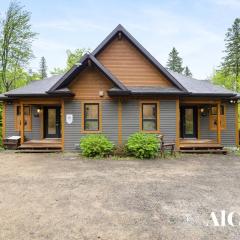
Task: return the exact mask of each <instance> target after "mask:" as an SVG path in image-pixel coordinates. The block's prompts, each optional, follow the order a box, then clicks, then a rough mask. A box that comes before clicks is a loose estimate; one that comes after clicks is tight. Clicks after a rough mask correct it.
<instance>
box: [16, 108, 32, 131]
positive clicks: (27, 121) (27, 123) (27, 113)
mask: <svg viewBox="0 0 240 240" xmlns="http://www.w3.org/2000/svg"><path fill="white" fill-rule="evenodd" d="M23 109H24V130H25V131H31V128H32V121H31V119H32V115H31V107H30V106H24V107H23ZM15 119H16V120H15V121H16V124H15V128H16V130H17V131H20V130H21V106H20V105H17V106H16V110H15Z"/></svg>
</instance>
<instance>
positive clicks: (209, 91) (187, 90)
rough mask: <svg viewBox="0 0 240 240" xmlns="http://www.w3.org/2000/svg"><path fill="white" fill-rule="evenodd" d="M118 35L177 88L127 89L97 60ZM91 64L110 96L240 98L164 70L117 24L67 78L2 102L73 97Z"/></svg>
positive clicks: (24, 90) (14, 93)
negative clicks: (78, 79) (72, 84)
mask: <svg viewBox="0 0 240 240" xmlns="http://www.w3.org/2000/svg"><path fill="white" fill-rule="evenodd" d="M118 33H122V34H123V35H124V36H125V37H126V38H127V39H128V40H129V41H130V42H131V43H132V44H133V45H134V46H135V47H136V48H137V49H138V50H139V51H140V52H141V53H142V54H143V55H144V56H145V57H146V58H147V59H148V60H149V61H150V62H151V63H152V64H153V65H154V66H155V67H156V68H157V69H158V70H159V71H160V72H161V73H162V74H164V75H165V76H166V78H167V79H169V81H171V82H172V83H173V85H174V86H173V87H168V88H161V87H151V86H144V87H126V86H125V85H124V84H123V83H122V82H121V81H120V80H119V79H118V78H117V77H116V76H114V75H113V74H112V73H111V72H110V71H109V70H108V69H107V68H106V67H104V66H103V65H102V64H101V62H100V61H98V59H97V58H96V57H97V55H98V54H99V53H100V52H101V51H103V50H104V48H105V47H106V46H107V45H108V43H110V42H111V41H112V40H113V39H114V37H115V36H116V35H117V34H118ZM89 61H90V62H91V63H92V64H94V66H96V68H97V69H98V70H99V71H100V72H101V73H103V74H104V75H105V76H106V77H107V78H108V79H109V80H110V81H112V83H113V84H114V87H113V88H112V89H110V90H109V91H108V93H109V95H111V96H116V95H120V96H121V95H188V96H222V97H240V95H238V94H237V93H235V92H232V91H230V90H227V89H225V88H223V87H220V86H216V85H214V84H212V83H211V82H210V81H207V80H197V79H194V78H190V77H186V76H184V75H182V74H179V73H176V72H173V71H170V70H167V69H165V68H164V67H163V66H162V65H161V64H160V63H159V62H158V61H157V60H156V59H155V58H154V57H153V56H152V55H151V54H150V53H149V52H148V51H147V50H146V49H145V48H144V47H143V46H142V45H141V44H140V43H139V42H138V41H137V40H136V39H135V38H134V37H133V36H132V35H131V34H130V33H129V32H128V31H127V30H126V29H125V28H124V27H123V26H122V25H118V26H117V27H116V28H115V29H114V30H113V31H112V32H111V33H110V34H109V35H108V36H107V37H106V38H105V39H104V40H103V41H102V43H100V45H99V46H98V47H97V48H96V49H95V50H94V51H93V52H92V53H88V54H85V55H84V56H83V57H82V58H81V60H80V61H79V63H77V64H75V65H74V66H73V67H72V68H71V69H70V70H69V71H68V72H67V73H65V74H64V75H57V76H52V77H50V78H46V79H43V80H38V81H33V82H31V83H30V84H28V85H26V86H24V87H21V88H18V89H15V90H11V91H9V92H6V93H4V94H1V95H0V99H6V98H8V97H11V98H13V97H20V96H40V97H41V96H43V97H46V96H55V95H58V96H66V95H67V96H73V95H74V94H73V93H72V92H71V91H70V90H69V89H68V88H67V87H68V85H69V84H70V82H71V81H72V80H73V79H74V78H75V76H76V75H77V74H78V73H79V72H81V71H82V70H83V69H84V68H86V67H87V66H88V65H89Z"/></svg>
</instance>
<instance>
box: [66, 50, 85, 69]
mask: <svg viewBox="0 0 240 240" xmlns="http://www.w3.org/2000/svg"><path fill="white" fill-rule="evenodd" d="M88 51H89V49H86V48H77V49H76V50H75V51H74V52H72V51H70V50H67V51H66V52H67V70H69V69H70V68H72V66H73V65H74V64H76V63H77V62H79V60H80V59H81V58H82V57H83V55H84V54H85V53H87V52H88Z"/></svg>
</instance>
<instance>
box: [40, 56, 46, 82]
mask: <svg viewBox="0 0 240 240" xmlns="http://www.w3.org/2000/svg"><path fill="white" fill-rule="evenodd" d="M39 74H40V77H41V79H44V78H46V77H47V63H46V59H45V57H41V60H40V68H39Z"/></svg>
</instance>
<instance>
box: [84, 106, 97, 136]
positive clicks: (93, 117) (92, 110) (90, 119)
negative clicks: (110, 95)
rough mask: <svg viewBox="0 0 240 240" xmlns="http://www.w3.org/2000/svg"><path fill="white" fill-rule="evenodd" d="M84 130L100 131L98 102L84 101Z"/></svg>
mask: <svg viewBox="0 0 240 240" xmlns="http://www.w3.org/2000/svg"><path fill="white" fill-rule="evenodd" d="M83 106H84V122H83V124H84V131H93V132H94V131H100V122H99V115H100V114H99V112H100V111H99V103H84V105H83Z"/></svg>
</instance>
